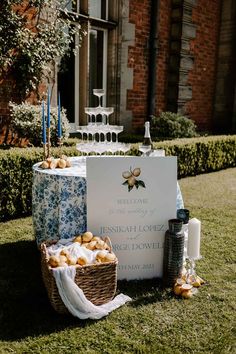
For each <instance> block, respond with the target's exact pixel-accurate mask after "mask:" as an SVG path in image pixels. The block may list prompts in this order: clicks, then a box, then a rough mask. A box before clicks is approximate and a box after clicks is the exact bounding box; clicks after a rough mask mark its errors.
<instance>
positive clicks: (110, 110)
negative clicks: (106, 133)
mask: <svg viewBox="0 0 236 354" xmlns="http://www.w3.org/2000/svg"><path fill="white" fill-rule="evenodd" d="M102 113H103V114H105V116H106V117H107V120H106V121H107V124H109V116H110V115H111V114H112V113H114V107H103V110H102Z"/></svg>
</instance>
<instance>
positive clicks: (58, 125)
mask: <svg viewBox="0 0 236 354" xmlns="http://www.w3.org/2000/svg"><path fill="white" fill-rule="evenodd" d="M57 135H58V138H59V139H60V138H61V136H62V132H61V96H60V92H59V93H58V122H57Z"/></svg>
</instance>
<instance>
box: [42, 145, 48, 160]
mask: <svg viewBox="0 0 236 354" xmlns="http://www.w3.org/2000/svg"><path fill="white" fill-rule="evenodd" d="M46 158H47V144H46V143H45V144H43V159H44V160H46Z"/></svg>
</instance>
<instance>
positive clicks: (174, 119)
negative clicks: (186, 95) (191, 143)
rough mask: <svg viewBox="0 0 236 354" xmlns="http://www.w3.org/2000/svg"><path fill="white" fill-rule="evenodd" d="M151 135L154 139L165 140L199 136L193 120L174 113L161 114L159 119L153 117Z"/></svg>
mask: <svg viewBox="0 0 236 354" xmlns="http://www.w3.org/2000/svg"><path fill="white" fill-rule="evenodd" d="M151 133H152V135H153V137H154V136H155V137H156V136H157V137H159V138H165V139H168V138H170V139H175V138H192V137H194V136H197V132H196V125H195V123H194V122H193V121H192V120H191V119H189V118H187V117H185V116H182V115H181V114H179V113H172V112H161V114H160V115H159V116H158V117H153V118H152V128H151Z"/></svg>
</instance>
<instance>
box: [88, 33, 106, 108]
mask: <svg viewBox="0 0 236 354" xmlns="http://www.w3.org/2000/svg"><path fill="white" fill-rule="evenodd" d="M89 36H90V37H89V39H90V48H89V105H90V106H97V105H98V99H97V97H95V96H94V95H93V89H94V88H104V87H103V64H104V60H103V43H104V33H103V31H99V30H95V29H92V30H91V31H90V33H89Z"/></svg>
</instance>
